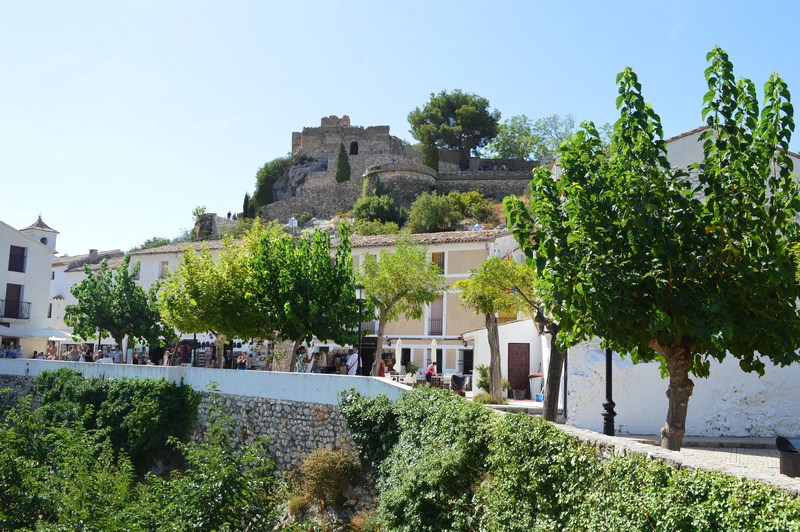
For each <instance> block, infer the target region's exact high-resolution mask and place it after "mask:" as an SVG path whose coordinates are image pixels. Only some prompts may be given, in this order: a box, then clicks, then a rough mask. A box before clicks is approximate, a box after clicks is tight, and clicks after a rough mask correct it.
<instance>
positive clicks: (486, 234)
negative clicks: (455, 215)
mask: <svg viewBox="0 0 800 532" xmlns="http://www.w3.org/2000/svg"><path fill="white" fill-rule="evenodd" d="M510 234H511V232H510V231H509V230H508V229H485V230H483V231H447V232H444V233H417V234H413V235H405V234H400V235H375V236H358V235H354V236H352V237H351V238H350V247H352V248H372V247H385V246H391V245H394V243H395V240H397V238H398V237H405V238H407V239H408V240H409V241H411V242H413V243H415V244H422V245H436V244H458V243H462V242H492V241H494V240H497V239H498V238H501V237H504V236H508V235H510Z"/></svg>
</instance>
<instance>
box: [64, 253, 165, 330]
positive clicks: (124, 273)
mask: <svg viewBox="0 0 800 532" xmlns="http://www.w3.org/2000/svg"><path fill="white" fill-rule="evenodd" d="M130 263H131V256H130V254H127V253H126V254H125V255H124V256H123V258H122V264H121V265H120V266H119V267H118V268H116V269H111V268H110V267H109V265H108V261H107V260H105V259H103V261H102V262H101V263H100V268H99V269H98V270H97V272H96V273H95V272H92V271H91V270H90V269H89V265H88V264H85V265H84V266H83V271H84V273H85V274H86V277H85V278H84V279H83V280H82V281H81V282H80V283H78V284H76V285H75V286H73V287H72V289H71V290H70V292H71V293H72V295H73V296H74V297H75V299H76V300H77V303H75V304H72V305H67V307H66V309H65V316H64V321H65V322H66V324H67V325H69V326H71V327H72V328H73V331H74V335H75V336H77V337H78V338H81V339H82V340H89V339H90V338H94V337H97V338H98V341H99V340H100V339H101V338H103V337H104V336H111V337H112V338H114V340H115V341H116V342H117V345H122V341H123V339H124V338H125V337H126V336H128V337H130V338H133V339H136V340H139V341H141V342H143V343H148V344H150V345H159V338H160V337H162V336H164V335H166V336H167V337H171V335H170V334H169V331H168V330H166V328H165V327H164V326H163V325H162V324H161V319H160V315H159V312H158V307H157V305H156V296H155V293H156V290H157V289H158V287H157V285H154V286H153V287H151V290H150V291H149V292H146V291H145V290H144V288H142V287H141V286H140V285H139V284H138V283H137V282H136V278H137V277H138V276H139V269H140V265H139V262H138V261H137V262H136V264H134V266H133V267H131V266H130Z"/></svg>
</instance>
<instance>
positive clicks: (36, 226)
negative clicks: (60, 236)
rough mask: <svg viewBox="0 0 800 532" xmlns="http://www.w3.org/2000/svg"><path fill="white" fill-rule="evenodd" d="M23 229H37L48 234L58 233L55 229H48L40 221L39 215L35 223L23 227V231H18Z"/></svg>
mask: <svg viewBox="0 0 800 532" xmlns="http://www.w3.org/2000/svg"><path fill="white" fill-rule="evenodd" d="M25 229H38V230H39V231H47V232H48V233H58V231H56V230H55V229H53V228H52V227H50V226H49V225H47V224H46V223H44V222H43V221H42V217H41V215H40V216H39V218H38V219H37V220H36V221H35V222H33V223H32V224H31V225H29V226H28V227H25V228H24V229H20V231H24V230H25Z"/></svg>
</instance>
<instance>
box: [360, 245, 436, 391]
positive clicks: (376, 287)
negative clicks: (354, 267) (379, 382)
mask: <svg viewBox="0 0 800 532" xmlns="http://www.w3.org/2000/svg"><path fill="white" fill-rule="evenodd" d="M358 281H359V283H361V284H362V285H363V286H364V291H365V292H366V297H367V303H368V305H370V306H373V307H374V308H375V309H376V311H377V313H378V337H377V339H376V341H377V344H376V345H378V346H381V345H383V338H384V331H385V330H386V324H387V323H389V322H390V321H394V320H396V319H397V318H399V317H400V316H401V315H403V316H405V317H406V318H408V319H419V318H421V317H422V313H423V311H424V310H425V305H427V304H428V303H430V302H432V301H433V300H434V299H436V298H437V297H438V296H439V295H441V294H442V292H443V290H444V276H443V275H442V272H441V271H440V270H439V267H438V266H437V265H436V264H435V263H433V262H432V261H431V260H430V258H429V257H428V252H427V250H426V248H424V247H422V246H416V245H413V244H411V243H409V242H407V241H406V240H404V239H401V238H398V239H397V240H396V241H395V249H394V251H388V250H384V251H381V252H380V255H379V257H375V256H374V255H367V256H366V257H365V259H364V264H363V267H362V272H361V274H360V275H359V276H358ZM379 364H380V357H378V356H376V357H375V360H374V362H373V364H372V370H371V374H372V375H377V374H378V366H379Z"/></svg>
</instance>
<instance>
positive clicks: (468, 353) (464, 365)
mask: <svg viewBox="0 0 800 532" xmlns="http://www.w3.org/2000/svg"><path fill="white" fill-rule="evenodd" d="M461 356H462V359H461V367H460V368H459V369H460V370H461V373H463V374H464V375H466V374H467V373H472V370H473V369H475V368H474V367H473V364H474V362H473V360H474V354H473V350H472V349H464V351H462V355H461Z"/></svg>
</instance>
